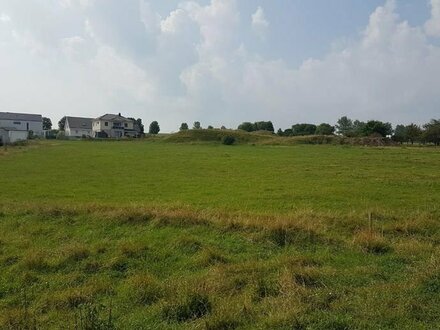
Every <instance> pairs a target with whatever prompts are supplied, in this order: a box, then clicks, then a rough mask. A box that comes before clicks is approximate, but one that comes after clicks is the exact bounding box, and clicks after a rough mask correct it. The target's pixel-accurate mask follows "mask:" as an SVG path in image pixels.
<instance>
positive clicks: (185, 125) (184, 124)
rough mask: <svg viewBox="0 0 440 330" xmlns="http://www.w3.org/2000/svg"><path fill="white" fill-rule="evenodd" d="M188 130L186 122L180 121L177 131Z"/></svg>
mask: <svg viewBox="0 0 440 330" xmlns="http://www.w3.org/2000/svg"><path fill="white" fill-rule="evenodd" d="M186 130H188V124H187V123H182V124H181V125H180V128H179V131H186Z"/></svg>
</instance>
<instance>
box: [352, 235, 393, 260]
mask: <svg viewBox="0 0 440 330" xmlns="http://www.w3.org/2000/svg"><path fill="white" fill-rule="evenodd" d="M353 243H354V244H355V245H357V246H359V247H360V248H361V249H362V251H364V252H366V253H373V254H384V253H387V252H390V251H391V246H390V244H389V243H388V241H387V240H386V239H385V237H384V236H383V235H381V234H378V233H376V232H374V231H371V230H362V231H359V232H358V233H356V234H355V235H354V238H353Z"/></svg>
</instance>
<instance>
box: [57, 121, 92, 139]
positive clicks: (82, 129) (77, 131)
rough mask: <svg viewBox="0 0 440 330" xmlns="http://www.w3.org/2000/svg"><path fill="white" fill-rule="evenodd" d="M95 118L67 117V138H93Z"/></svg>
mask: <svg viewBox="0 0 440 330" xmlns="http://www.w3.org/2000/svg"><path fill="white" fill-rule="evenodd" d="M92 122H93V118H81V117H66V123H65V125H64V133H65V135H66V137H83V136H87V137H93V136H94V134H93V130H92Z"/></svg>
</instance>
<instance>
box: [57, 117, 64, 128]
mask: <svg viewBox="0 0 440 330" xmlns="http://www.w3.org/2000/svg"><path fill="white" fill-rule="evenodd" d="M65 125H66V117H63V118H61V119H60V121H59V122H58V129H59V130H60V131H64V126H65Z"/></svg>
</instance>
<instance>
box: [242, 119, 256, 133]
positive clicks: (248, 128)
mask: <svg viewBox="0 0 440 330" xmlns="http://www.w3.org/2000/svg"><path fill="white" fill-rule="evenodd" d="M238 129H241V130H243V131H246V132H253V131H254V130H255V127H254V124H252V123H250V122H248V121H246V122H244V123H241V124H240V125H239V126H238Z"/></svg>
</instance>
